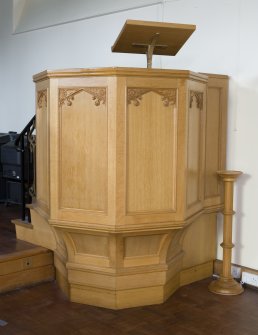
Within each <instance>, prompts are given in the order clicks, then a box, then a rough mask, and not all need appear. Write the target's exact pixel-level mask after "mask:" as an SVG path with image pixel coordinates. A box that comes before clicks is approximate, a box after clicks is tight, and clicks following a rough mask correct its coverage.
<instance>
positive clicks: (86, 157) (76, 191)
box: [59, 87, 108, 213]
mask: <svg viewBox="0 0 258 335" xmlns="http://www.w3.org/2000/svg"><path fill="white" fill-rule="evenodd" d="M106 90H107V89H106V87H94V88H93V87H83V88H80V89H77V88H76V89H73V88H62V89H59V132H60V154H59V164H60V166H59V171H60V182H59V201H60V208H61V209H65V210H70V209H75V210H85V211H92V212H102V213H103V212H105V213H106V211H107V178H108V175H107V174H108V162H107V160H108V129H107V119H108V118H107V115H108V114H107V106H106ZM93 101H94V103H93Z"/></svg>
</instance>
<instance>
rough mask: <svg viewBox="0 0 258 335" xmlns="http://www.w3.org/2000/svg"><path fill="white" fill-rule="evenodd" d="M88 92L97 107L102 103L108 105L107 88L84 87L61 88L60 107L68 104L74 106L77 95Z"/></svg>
mask: <svg viewBox="0 0 258 335" xmlns="http://www.w3.org/2000/svg"><path fill="white" fill-rule="evenodd" d="M82 92H86V93H88V94H90V95H91V96H92V100H94V103H95V106H99V105H100V104H101V103H102V104H104V105H105V104H106V95H107V94H106V88H105V87H82V88H78V89H71V88H60V89H59V106H62V105H64V104H66V105H67V106H72V103H73V100H74V98H75V96H76V95H77V94H80V93H82Z"/></svg>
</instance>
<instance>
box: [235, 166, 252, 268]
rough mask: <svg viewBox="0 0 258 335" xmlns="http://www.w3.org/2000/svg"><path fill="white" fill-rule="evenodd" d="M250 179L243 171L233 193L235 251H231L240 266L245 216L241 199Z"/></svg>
mask: <svg viewBox="0 0 258 335" xmlns="http://www.w3.org/2000/svg"><path fill="white" fill-rule="evenodd" d="M250 178H251V176H250V175H248V174H245V172H244V171H243V175H242V176H240V178H239V180H237V182H236V184H235V191H234V197H235V201H234V206H235V208H234V210H235V212H236V214H235V215H234V217H233V231H235V234H234V240H233V243H234V244H235V249H233V253H234V259H235V263H236V264H241V265H244V264H242V263H241V261H242V260H241V250H242V249H243V248H244V245H243V244H242V231H243V221H244V220H243V218H244V216H245V214H244V212H243V199H244V188H245V185H246V182H247V181H248V180H249V179H250Z"/></svg>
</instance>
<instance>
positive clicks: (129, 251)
mask: <svg viewBox="0 0 258 335" xmlns="http://www.w3.org/2000/svg"><path fill="white" fill-rule="evenodd" d="M163 237H164V235H163V234H160V235H149V236H129V237H126V238H125V246H124V249H125V251H124V253H125V254H124V257H137V256H138V257H139V256H151V255H157V254H158V253H159V248H160V244H161V241H162V238H163Z"/></svg>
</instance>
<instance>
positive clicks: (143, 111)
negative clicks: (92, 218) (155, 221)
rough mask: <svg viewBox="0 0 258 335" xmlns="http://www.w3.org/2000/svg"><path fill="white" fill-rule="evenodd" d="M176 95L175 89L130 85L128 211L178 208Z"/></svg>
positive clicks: (128, 112)
mask: <svg viewBox="0 0 258 335" xmlns="http://www.w3.org/2000/svg"><path fill="white" fill-rule="evenodd" d="M176 95H177V92H176V89H158V88H155V89H140V88H139V89H138V88H137V89H135V88H128V105H127V155H126V163H127V167H126V171H127V172H126V179H127V180H126V193H127V195H126V212H127V213H128V214H130V213H132V214H133V213H151V212H156V213H160V212H175V210H176V205H175V203H176V198H175V192H176V164H177V149H176V143H177V106H176V105H175V103H176ZM160 96H161V99H160ZM130 101H132V102H133V103H130ZM140 101H141V103H140Z"/></svg>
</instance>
